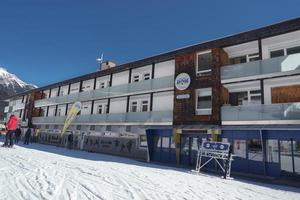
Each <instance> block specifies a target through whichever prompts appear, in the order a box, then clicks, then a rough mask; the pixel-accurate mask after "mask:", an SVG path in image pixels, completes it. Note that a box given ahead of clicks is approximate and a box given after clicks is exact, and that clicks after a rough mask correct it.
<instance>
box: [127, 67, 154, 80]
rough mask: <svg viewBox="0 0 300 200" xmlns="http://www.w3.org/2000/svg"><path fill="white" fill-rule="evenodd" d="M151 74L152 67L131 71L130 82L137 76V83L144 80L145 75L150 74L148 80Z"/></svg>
mask: <svg viewBox="0 0 300 200" xmlns="http://www.w3.org/2000/svg"><path fill="white" fill-rule="evenodd" d="M151 73H152V65H147V66H145V67H139V68H135V69H132V72H131V82H134V77H135V76H139V81H142V80H144V75H145V74H150V78H151Z"/></svg>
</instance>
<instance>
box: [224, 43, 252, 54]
mask: <svg viewBox="0 0 300 200" xmlns="http://www.w3.org/2000/svg"><path fill="white" fill-rule="evenodd" d="M224 50H225V51H226V53H227V54H228V57H229V58H234V57H238V56H244V55H249V54H253V53H258V41H257V40H256V41H252V42H247V43H243V44H239V45H235V46H230V47H225V48H224Z"/></svg>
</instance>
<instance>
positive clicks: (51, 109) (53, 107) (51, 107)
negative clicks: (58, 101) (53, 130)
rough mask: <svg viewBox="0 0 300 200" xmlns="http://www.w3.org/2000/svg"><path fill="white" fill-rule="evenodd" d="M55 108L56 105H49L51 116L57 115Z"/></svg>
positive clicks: (49, 114)
mask: <svg viewBox="0 0 300 200" xmlns="http://www.w3.org/2000/svg"><path fill="white" fill-rule="evenodd" d="M55 109H56V106H49V111H48V116H49V117H51V116H55Z"/></svg>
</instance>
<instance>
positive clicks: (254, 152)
mask: <svg viewBox="0 0 300 200" xmlns="http://www.w3.org/2000/svg"><path fill="white" fill-rule="evenodd" d="M248 159H249V160H255V161H262V160H263V152H262V144H261V141H260V140H259V139H251V140H248Z"/></svg>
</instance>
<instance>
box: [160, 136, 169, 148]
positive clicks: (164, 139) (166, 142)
mask: <svg viewBox="0 0 300 200" xmlns="http://www.w3.org/2000/svg"><path fill="white" fill-rule="evenodd" d="M161 145H162V147H163V148H169V147H170V137H162V144H161Z"/></svg>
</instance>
